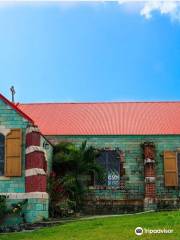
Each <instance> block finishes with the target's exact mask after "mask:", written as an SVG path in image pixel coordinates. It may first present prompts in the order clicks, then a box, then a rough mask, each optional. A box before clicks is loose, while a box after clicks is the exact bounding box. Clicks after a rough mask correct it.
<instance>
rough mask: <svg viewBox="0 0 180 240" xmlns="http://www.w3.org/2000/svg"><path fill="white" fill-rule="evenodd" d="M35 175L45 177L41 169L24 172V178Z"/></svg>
mask: <svg viewBox="0 0 180 240" xmlns="http://www.w3.org/2000/svg"><path fill="white" fill-rule="evenodd" d="M37 175H46V172H45V171H44V169H42V168H31V169H27V170H25V176H26V177H30V176H37Z"/></svg>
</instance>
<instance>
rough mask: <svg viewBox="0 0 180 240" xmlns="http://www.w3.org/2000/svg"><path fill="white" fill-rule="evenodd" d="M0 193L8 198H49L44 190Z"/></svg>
mask: <svg viewBox="0 0 180 240" xmlns="http://www.w3.org/2000/svg"><path fill="white" fill-rule="evenodd" d="M0 195H3V196H7V197H8V199H31V198H40V199H48V198H49V195H48V193H46V192H29V193H0Z"/></svg>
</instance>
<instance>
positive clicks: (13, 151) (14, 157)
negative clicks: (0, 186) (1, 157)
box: [5, 129, 22, 177]
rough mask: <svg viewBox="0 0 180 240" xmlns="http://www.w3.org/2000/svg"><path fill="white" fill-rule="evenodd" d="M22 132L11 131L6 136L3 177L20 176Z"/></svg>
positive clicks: (17, 130)
mask: <svg viewBox="0 0 180 240" xmlns="http://www.w3.org/2000/svg"><path fill="white" fill-rule="evenodd" d="M21 153H22V131H21V129H11V132H10V133H9V134H8V135H7V136H6V163H5V176H7V177H18V176H21Z"/></svg>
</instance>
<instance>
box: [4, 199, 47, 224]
mask: <svg viewBox="0 0 180 240" xmlns="http://www.w3.org/2000/svg"><path fill="white" fill-rule="evenodd" d="M21 201H23V199H8V200H7V207H8V208H9V209H12V206H11V205H12V204H17V203H19V202H21ZM22 213H24V215H25V219H26V222H29V223H33V222H37V221H40V220H42V219H47V218H48V199H36V198H33V199H28V202H27V204H26V205H25V206H24V207H23V211H22ZM19 223H23V218H22V217H21V215H20V214H10V215H7V216H5V218H4V220H3V224H2V225H16V224H19Z"/></svg>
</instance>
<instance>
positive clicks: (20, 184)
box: [0, 99, 28, 193]
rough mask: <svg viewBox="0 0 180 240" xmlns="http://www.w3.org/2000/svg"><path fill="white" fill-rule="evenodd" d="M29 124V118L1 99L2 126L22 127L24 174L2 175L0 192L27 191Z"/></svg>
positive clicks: (0, 122)
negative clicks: (27, 131) (19, 175)
mask: <svg viewBox="0 0 180 240" xmlns="http://www.w3.org/2000/svg"><path fill="white" fill-rule="evenodd" d="M27 124H28V121H27V120H25V119H24V118H23V117H22V116H21V115H19V114H18V113H17V112H16V111H15V110H14V109H12V108H11V107H10V106H8V105H7V104H5V103H4V102H3V101H2V100H1V99H0V126H3V127H6V128H8V129H12V128H21V129H22V132H23V144H22V176H21V177H13V178H4V179H3V177H1V176H0V193H2V192H3V193H6V192H9V193H10V192H13V193H16V192H17V193H18V192H19V193H23V192H25V132H26V127H27Z"/></svg>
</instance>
